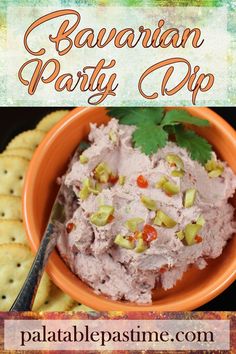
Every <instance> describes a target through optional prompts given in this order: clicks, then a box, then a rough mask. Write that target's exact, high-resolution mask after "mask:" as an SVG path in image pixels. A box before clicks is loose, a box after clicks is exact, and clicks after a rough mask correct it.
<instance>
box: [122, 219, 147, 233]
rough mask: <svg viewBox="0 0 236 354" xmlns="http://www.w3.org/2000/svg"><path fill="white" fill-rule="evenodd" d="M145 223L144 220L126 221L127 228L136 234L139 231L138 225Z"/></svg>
mask: <svg viewBox="0 0 236 354" xmlns="http://www.w3.org/2000/svg"><path fill="white" fill-rule="evenodd" d="M142 222H144V219H142V218H132V219H129V220H127V221H126V223H125V226H126V227H127V229H128V230H130V231H132V232H135V231H137V229H138V224H140V223H142Z"/></svg>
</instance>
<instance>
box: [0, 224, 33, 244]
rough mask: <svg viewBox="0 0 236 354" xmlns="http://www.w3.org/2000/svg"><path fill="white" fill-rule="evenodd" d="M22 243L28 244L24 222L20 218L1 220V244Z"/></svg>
mask: <svg viewBox="0 0 236 354" xmlns="http://www.w3.org/2000/svg"><path fill="white" fill-rule="evenodd" d="M3 243H21V244H23V245H28V241H27V237H26V232H25V229H24V226H23V223H22V222H21V221H18V220H0V244H3Z"/></svg>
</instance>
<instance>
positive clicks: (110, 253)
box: [57, 119, 236, 303]
mask: <svg viewBox="0 0 236 354" xmlns="http://www.w3.org/2000/svg"><path fill="white" fill-rule="evenodd" d="M134 130H135V127H133V126H125V125H119V123H118V121H117V120H116V119H111V121H110V122H109V123H108V125H106V126H100V127H96V125H91V131H90V134H89V141H90V142H91V146H90V147H89V148H88V149H86V150H85V151H84V152H83V154H82V157H80V158H79V157H78V159H77V160H73V161H72V163H71V166H70V168H69V170H68V172H67V174H66V175H65V176H64V177H63V178H62V179H61V181H62V182H61V183H63V184H64V185H65V190H67V191H68V187H69V188H73V191H74V193H75V196H76V199H77V203H75V202H73V201H72V199H71V198H69V197H67V194H66V195H65V203H66V210H70V211H71V210H73V214H72V211H71V213H70V214H72V215H70V218H69V220H68V221H67V223H66V225H64V227H63V228H60V236H59V238H58V243H57V246H58V250H59V252H60V254H61V256H62V258H63V259H64V260H65V261H66V263H67V264H68V265H69V267H70V268H71V270H72V272H74V273H75V274H76V275H78V277H80V278H81V279H82V280H83V281H84V282H86V283H87V284H89V285H90V286H91V287H92V288H93V289H94V290H95V291H96V292H97V293H102V294H105V295H108V296H109V297H111V298H112V299H114V300H127V301H131V302H136V303H150V302H151V301H152V290H153V289H154V288H156V287H163V288H164V289H170V288H172V287H173V286H174V285H175V284H176V282H177V281H178V280H179V279H181V277H182V275H183V273H184V272H185V271H186V270H187V268H188V266H189V265H190V264H193V265H195V266H197V267H198V268H200V269H203V268H204V267H206V266H207V259H208V258H216V257H218V256H219V255H220V254H221V253H222V250H223V248H224V246H225V245H226V242H227V240H228V239H229V238H230V237H232V235H233V233H235V232H236V224H235V222H234V221H233V219H234V208H233V206H232V205H231V204H230V203H229V201H228V200H229V198H230V197H232V196H233V194H234V192H235V188H236V177H235V175H234V174H233V172H232V171H231V169H230V168H229V167H228V166H227V165H226V164H225V163H224V162H221V161H219V160H217V159H216V155H215V154H214V153H213V156H212V159H213V161H215V163H216V164H220V166H221V169H222V171H221V174H220V175H219V176H218V177H212V176H209V171H207V169H206V168H205V167H204V166H202V165H201V164H199V163H198V162H197V161H194V160H192V159H191V158H190V156H189V154H188V153H187V151H186V150H185V149H182V148H180V147H178V146H177V145H176V144H175V143H173V142H169V143H168V144H167V145H166V147H165V148H162V149H160V150H159V151H158V152H157V153H156V154H153V155H152V156H150V157H149V156H147V155H145V154H143V153H142V152H140V150H139V149H136V148H133V147H132V143H131V136H132V132H133V131H134ZM213 175H214V173H213ZM72 203H73V209H72V207H71V205H72ZM68 214H69V213H68Z"/></svg>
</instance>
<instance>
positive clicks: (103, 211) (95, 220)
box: [90, 205, 114, 226]
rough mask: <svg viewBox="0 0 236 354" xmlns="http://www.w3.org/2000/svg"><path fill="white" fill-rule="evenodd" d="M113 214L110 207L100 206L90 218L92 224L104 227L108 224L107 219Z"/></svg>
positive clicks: (112, 209)
mask: <svg viewBox="0 0 236 354" xmlns="http://www.w3.org/2000/svg"><path fill="white" fill-rule="evenodd" d="M113 213H114V208H113V207H112V206H110V205H101V206H100V207H99V209H98V211H97V212H96V213H93V214H92V215H91V217H90V221H91V223H92V224H94V225H96V226H105V225H106V224H107V223H108V222H109V217H110V216H111V215H112V214H113Z"/></svg>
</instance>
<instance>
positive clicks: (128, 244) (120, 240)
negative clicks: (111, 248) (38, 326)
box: [114, 234, 135, 250]
mask: <svg viewBox="0 0 236 354" xmlns="http://www.w3.org/2000/svg"><path fill="white" fill-rule="evenodd" d="M114 243H115V244H116V245H118V246H120V247H122V248H126V249H128V250H132V249H134V247H135V244H134V240H132V241H131V240H128V239H127V238H126V237H125V236H122V235H120V234H118V235H117V236H116V238H115V240H114Z"/></svg>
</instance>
